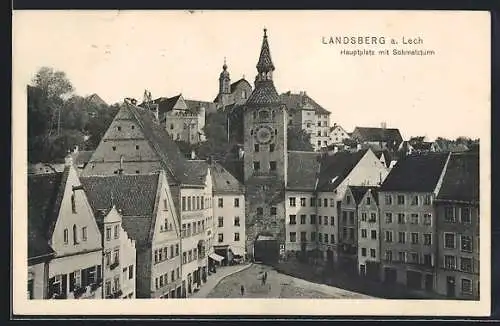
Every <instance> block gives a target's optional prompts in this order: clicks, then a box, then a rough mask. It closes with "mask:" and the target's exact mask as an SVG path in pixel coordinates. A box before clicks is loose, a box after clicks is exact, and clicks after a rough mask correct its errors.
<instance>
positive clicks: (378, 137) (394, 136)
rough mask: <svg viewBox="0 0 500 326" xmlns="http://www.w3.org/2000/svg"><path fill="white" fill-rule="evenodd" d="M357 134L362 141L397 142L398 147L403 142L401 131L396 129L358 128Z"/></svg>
mask: <svg viewBox="0 0 500 326" xmlns="http://www.w3.org/2000/svg"><path fill="white" fill-rule="evenodd" d="M356 133H357V134H359V136H360V137H361V139H360V140H361V141H373V142H375V141H377V142H380V141H383V142H388V141H396V144H397V145H399V144H401V142H402V141H403V137H401V133H400V132H399V129H396V128H373V127H356V128H355V129H354V132H353V134H356Z"/></svg>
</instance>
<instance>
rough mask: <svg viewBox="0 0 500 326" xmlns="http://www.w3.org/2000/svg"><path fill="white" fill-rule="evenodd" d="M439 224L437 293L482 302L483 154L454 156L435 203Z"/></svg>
mask: <svg viewBox="0 0 500 326" xmlns="http://www.w3.org/2000/svg"><path fill="white" fill-rule="evenodd" d="M434 203H435V207H436V221H437V230H438V234H437V247H438V250H437V253H438V255H437V264H436V265H437V287H436V292H438V293H439V294H442V295H445V296H447V297H449V298H458V299H474V300H479V292H480V291H479V263H480V260H479V225H480V219H479V155H478V153H452V154H451V156H450V160H449V163H448V167H447V169H446V172H445V175H444V179H443V184H442V186H441V189H440V190H439V192H438V194H437V197H436V199H435V201H434Z"/></svg>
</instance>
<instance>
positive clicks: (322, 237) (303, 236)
mask: <svg viewBox="0 0 500 326" xmlns="http://www.w3.org/2000/svg"><path fill="white" fill-rule="evenodd" d="M316 234H317V235H318V238H317V241H318V242H319V243H331V244H334V243H335V235H334V234H330V237H328V233H324V234H323V233H316V232H311V237H310V240H309V241H310V242H316ZM289 239H290V242H297V232H290V233H289ZM328 240H330V242H328ZM300 242H308V240H307V232H300Z"/></svg>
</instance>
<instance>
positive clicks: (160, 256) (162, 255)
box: [154, 244, 179, 264]
mask: <svg viewBox="0 0 500 326" xmlns="http://www.w3.org/2000/svg"><path fill="white" fill-rule="evenodd" d="M169 248H170V255H169V250H168V249H169ZM177 256H179V245H178V244H176V245H175V249H174V245H170V247H169V246H165V247H163V248H161V249H155V251H154V262H155V264H157V263H160V262H162V261H165V260H167V259H172V258H174V257H177Z"/></svg>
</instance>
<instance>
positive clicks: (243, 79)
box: [231, 78, 252, 93]
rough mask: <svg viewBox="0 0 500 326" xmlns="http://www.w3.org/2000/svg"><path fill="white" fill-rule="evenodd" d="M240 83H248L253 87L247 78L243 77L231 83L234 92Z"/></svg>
mask: <svg viewBox="0 0 500 326" xmlns="http://www.w3.org/2000/svg"><path fill="white" fill-rule="evenodd" d="M240 83H246V84H248V85H249V86H250V87H252V85H250V83H249V82H248V81H247V80H246V79H245V78H241V79H239V80H237V81H235V82H234V83H232V84H231V93H232V92H234V91H235V90H236V87H238V85H239V84H240Z"/></svg>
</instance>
